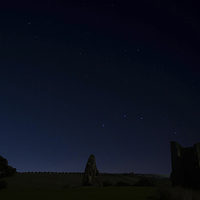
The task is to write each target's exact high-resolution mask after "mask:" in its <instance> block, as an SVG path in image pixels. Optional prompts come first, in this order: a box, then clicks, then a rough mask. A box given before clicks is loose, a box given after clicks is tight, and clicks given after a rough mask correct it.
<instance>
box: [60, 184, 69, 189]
mask: <svg viewBox="0 0 200 200" xmlns="http://www.w3.org/2000/svg"><path fill="white" fill-rule="evenodd" d="M68 188H71V185H70V184H66V185H63V187H62V189H68Z"/></svg>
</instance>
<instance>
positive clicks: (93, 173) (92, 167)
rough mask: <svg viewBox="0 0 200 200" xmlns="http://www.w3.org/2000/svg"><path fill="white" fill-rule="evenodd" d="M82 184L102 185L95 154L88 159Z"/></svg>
mask: <svg viewBox="0 0 200 200" xmlns="http://www.w3.org/2000/svg"><path fill="white" fill-rule="evenodd" d="M82 186H102V184H101V182H100V180H99V171H98V169H97V166H96V162H95V156H94V155H90V157H89V159H88V161H87V164H86V167H85V173H84V177H83V182H82Z"/></svg>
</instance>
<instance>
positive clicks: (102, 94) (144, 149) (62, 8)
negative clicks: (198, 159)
mask: <svg viewBox="0 0 200 200" xmlns="http://www.w3.org/2000/svg"><path fill="white" fill-rule="evenodd" d="M199 20H200V16H199V11H198V3H195V2H193V3H192V5H190V2H188V1H184V0H183V1H181V3H180V2H179V1H178V0H174V1H167V0H163V1H159V2H158V1H156V0H151V1H149V0H148V1H147V0H140V1H139V0H138V1H134V2H132V1H128V0H123V1H117V2H116V1H111V0H101V1H100V0H96V1H94V0H82V1H81V0H77V1H74V0H73V1H72V0H69V1H64V0H56V1H54V0H50V1H47V0H40V1H36V0H31V1H25V0H21V1H18V0H16V1H11V0H7V1H6V3H5V2H4V3H2V2H1V6H0V44H1V45H0V155H2V156H3V157H5V158H6V159H7V160H8V162H9V164H10V165H11V166H13V167H15V168H17V171H18V172H28V171H55V172H83V171H84V169H85V165H86V162H87V159H88V157H89V155H90V154H94V155H95V157H96V163H97V168H98V169H99V171H100V172H108V173H123V172H134V173H156V174H170V172H171V155H170V141H171V140H174V141H177V142H178V143H180V144H181V145H182V146H183V147H188V146H193V145H194V144H195V143H197V142H200V134H199V131H200V123H199V114H200V105H199V102H200V92H199V85H200V69H199V66H200V59H199V58H200V55H199V54H200V45H199V42H200V41H199V34H200V27H199Z"/></svg>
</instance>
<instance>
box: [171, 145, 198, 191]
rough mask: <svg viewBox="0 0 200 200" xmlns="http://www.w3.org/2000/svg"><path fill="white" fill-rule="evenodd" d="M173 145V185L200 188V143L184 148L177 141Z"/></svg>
mask: <svg viewBox="0 0 200 200" xmlns="http://www.w3.org/2000/svg"><path fill="white" fill-rule="evenodd" d="M170 145H171V163H172V172H171V175H170V179H171V182H172V186H181V187H184V188H191V189H195V190H200V143H197V144H195V145H194V146H193V147H187V148H183V147H181V145H180V144H178V143H177V142H175V141H171V142H170Z"/></svg>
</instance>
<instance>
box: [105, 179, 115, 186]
mask: <svg viewBox="0 0 200 200" xmlns="http://www.w3.org/2000/svg"><path fill="white" fill-rule="evenodd" d="M103 186H104V187H107V186H113V183H112V182H110V181H109V180H106V181H104V182H103Z"/></svg>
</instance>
